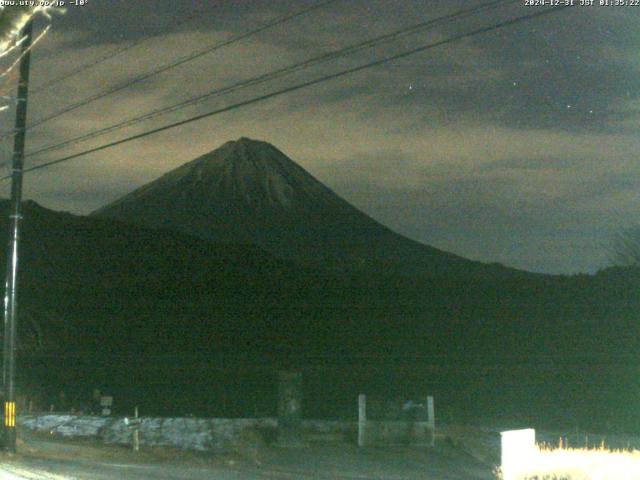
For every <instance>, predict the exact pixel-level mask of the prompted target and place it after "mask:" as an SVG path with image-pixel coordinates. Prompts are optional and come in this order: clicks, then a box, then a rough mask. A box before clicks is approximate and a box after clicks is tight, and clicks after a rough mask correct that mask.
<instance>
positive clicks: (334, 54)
mask: <svg viewBox="0 0 640 480" xmlns="http://www.w3.org/2000/svg"><path fill="white" fill-rule="evenodd" d="M512 1H513V0H494V1H491V2H488V3H485V4H483V5H480V6H476V7H472V8H467V9H462V10H458V11H456V12H453V13H451V14H447V15H444V16H441V17H438V18H435V19H433V20H429V21H426V22H421V23H418V24H416V25H412V26H410V27H407V28H403V29H402V30H398V31H395V32H392V33H389V34H386V35H382V36H379V37H375V38H372V39H369V40H366V41H364V42H360V43H357V44H354V45H351V46H349V47H345V48H341V49H338V50H334V51H331V52H327V53H325V54H322V55H319V56H317V57H313V58H310V59H307V60H304V61H302V62H299V63H295V64H292V65H289V66H287V67H284V68H281V69H279V70H276V71H273V72H269V73H266V74H262V75H259V76H256V77H253V78H250V79H248V80H243V81H241V82H238V83H235V84H233V85H229V86H227V87H223V88H219V89H215V90H212V91H210V92H207V93H205V94H202V95H198V96H196V97H192V98H190V99H188V100H185V101H182V102H179V103H177V104H174V105H170V106H167V107H163V108H159V109H156V110H152V111H151V112H148V113H146V114H144V115H140V116H137V117H133V118H130V119H128V120H124V121H122V122H118V123H116V124H114V125H111V126H109V127H105V128H101V129H97V130H94V131H93V132H89V133H86V134H83V135H80V136H78V137H75V138H72V139H69V140H65V141H63V142H60V143H57V144H54V145H50V146H46V147H43V148H41V149H39V150H36V151H35V152H32V153H30V154H29V155H27V156H28V157H32V156H35V155H39V154H42V153H45V152H49V151H52V150H58V149H60V148H62V147H66V146H68V145H73V144H76V143H80V142H82V141H84V140H89V139H91V138H95V137H98V136H101V135H104V134H106V133H111V132H114V131H117V130H120V129H122V128H125V127H128V126H132V125H135V124H137V123H140V122H143V121H146V120H150V119H152V118H156V117H159V116H161V115H165V114H167V113H172V112H176V111H178V110H181V109H183V108H186V107H188V106H190V105H195V104H197V103H200V102H201V101H203V100H205V99H207V98H212V97H219V96H222V95H226V94H228V93H232V92H234V91H236V90H240V89H243V88H246V87H249V86H254V85H259V84H262V83H265V82H267V81H271V80H274V79H276V78H280V77H283V76H286V75H289V74H292V73H295V72H297V71H299V70H302V69H305V68H308V67H310V66H313V65H316V64H318V63H321V62H325V61H328V60H333V59H336V58H339V57H343V56H346V55H350V54H352V53H355V52H358V51H360V50H363V49H365V48H371V47H374V46H377V45H380V44H384V43H387V42H390V41H393V40H397V39H398V38H401V37H404V36H407V35H410V34H414V33H417V32H419V31H421V30H424V29H425V28H428V27H431V26H434V25H437V24H440V23H444V22H448V21H451V20H457V19H459V18H462V17H466V16H469V15H473V14H477V13H480V12H482V11H485V10H489V9H493V8H495V7H497V6H498V5H499V4H501V3H507V2H512Z"/></svg>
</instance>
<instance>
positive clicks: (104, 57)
mask: <svg viewBox="0 0 640 480" xmlns="http://www.w3.org/2000/svg"><path fill="white" fill-rule="evenodd" d="M201 14H202V12H201V11H200V10H199V11H198V12H196V13H193V14H191V15H189V16H188V17H186V18H184V19H182V20H179V21H177V22H171V23H169V24H167V25H165V26H164V27H163V28H162V29H161V30H159V31H157V32H155V33H154V37H155V36H157V35H164V34H167V33H169V32H171V31H172V30H175V29H176V28H179V27H181V26H182V25H184V24H186V23H189V22H191V21H193V20H195V19H197V18H199V17H200V15H201ZM154 37H142V38H139V39H138V40H134V41H133V42H129V43H127V44H126V45H122V46H120V47H117V48H115V49H113V50H111V51H109V52H107V53H105V54H104V55H102V56H100V57H98V58H96V59H94V60H93V61H91V62H88V63H85V64H84V65H80V66H79V67H77V68H74V69H73V70H70V71H69V72H67V73H65V74H63V75H60V76H59V77H57V78H54V79H53V80H50V81H48V82H46V83H44V84H42V85H40V86H38V87H36V88H34V89H33V91H32V92H31V94H32V95H33V94H37V93H40V92H43V91H45V90H48V89H49V88H51V87H52V86H54V85H56V84H58V83H60V82H63V81H65V80H68V79H70V78H71V77H74V76H76V75H78V74H79V73H82V72H84V71H86V70H89V69H91V68H93V67H95V66H97V65H100V64H101V63H104V62H106V61H107V60H111V59H112V58H115V57H117V56H118V55H122V54H123V53H125V52H127V51H129V50H131V49H133V48H135V47H137V46H138V45H141V44H143V43H145V42H148V41H149V40H152V39H153V38H154Z"/></svg>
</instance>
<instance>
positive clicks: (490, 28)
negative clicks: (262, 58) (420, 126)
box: [0, 5, 569, 180]
mask: <svg viewBox="0 0 640 480" xmlns="http://www.w3.org/2000/svg"><path fill="white" fill-rule="evenodd" d="M566 8H569V5H562V6H559V7H554V8H551V9H547V10H542V11H538V12H535V13H531V14H529V15H523V16H521V17H516V18H512V19H510V20H505V21H503V22H499V23H495V24H493V25H490V26H488V27H483V28H479V29H476V30H472V31H470V32H467V33H461V34H458V35H454V36H453V37H449V38H447V39H444V40H440V41H437V42H434V43H430V44H427V45H423V46H420V47H417V48H413V49H411V50H406V51H404V52H402V53H398V54H395V55H391V56H388V57H385V58H383V59H380V60H376V61H373V62H369V63H366V64H364V65H360V66H357V67H353V68H349V69H346V70H342V71H340V72H337V73H333V74H330V75H326V76H324V77H320V78H317V79H315V80H310V81H307V82H303V83H299V84H297V85H293V86H291V87H287V88H284V89H281V90H277V91H275V92H271V93H268V94H265V95H261V96H259V97H254V98H251V99H249V100H245V101H242V102H238V103H235V104H233V105H229V106H227V107H223V108H219V109H216V110H213V111H211V112H207V113H203V114H201V115H196V116H194V117H191V118H188V119H186V120H181V121H179V122H175V123H171V124H169V125H165V126H163V127H159V128H155V129H153V130H149V131H147V132H143V133H140V134H137V135H132V136H130V137H126V138H123V139H120V140H116V141H114V142H110V143H107V144H104V145H101V146H99V147H95V148H91V149H88V150H84V151H82V152H79V153H75V154H73V155H68V156H66V157H62V158H59V159H57V160H52V161H49V162H45V163H42V164H40V165H36V166H33V167H30V168H27V169H25V170H24V171H25V172H32V171H35V170H41V169H43V168H47V167H50V166H52V165H57V164H59V163H63V162H66V161H69V160H73V159H75V158H78V157H82V156H85V155H88V154H91V153H96V152H99V151H102V150H106V149H108V148H111V147H115V146H118V145H122V144H124V143H128V142H131V141H133V140H138V139H140V138H144V137H148V136H150V135H154V134H156V133H160V132H164V131H166V130H170V129H172V128H176V127H180V126H183V125H187V124H189V123H192V122H196V121H198V120H202V119H204V118H208V117H212V116H214V115H219V114H222V113H225V112H229V111H231V110H236V109H238V108H241V107H245V106H247V105H252V104H254V103H258V102H261V101H264V100H268V99H270V98H274V97H278V96H280V95H284V94H286V93H290V92H294V91H297V90H301V89H303V88H307V87H310V86H312V85H316V84H319V83H323V82H326V81H329V80H334V79H336V78H340V77H344V76H347V75H350V74H352V73H356V72H360V71H362V70H365V69H369V68H372V67H377V66H380V65H384V64H386V63H389V62H391V61H393V60H398V59H401V58H405V57H408V56H410V55H414V54H416V53H420V52H423V51H426V50H430V49H432V48H436V47H440V46H442V45H446V44H449V43H453V42H456V41H458V40H462V39H465V38H470V37H473V36H475V35H479V34H482V33H488V32H491V31H493V30H497V29H500V28H504V27H507V26H510V25H514V24H517V23H521V22H524V21H527V20H531V19H534V18H538V17H541V16H543V15H548V14H550V13H553V12H558V11H560V10H564V9H566ZM8 178H11V176H5V177H2V178H0V180H5V179H8Z"/></svg>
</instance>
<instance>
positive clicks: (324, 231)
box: [92, 138, 517, 276]
mask: <svg viewBox="0 0 640 480" xmlns="http://www.w3.org/2000/svg"><path fill="white" fill-rule="evenodd" d="M92 215H94V216H103V217H111V218H116V219H119V220H123V221H126V222H130V223H134V224H139V225H145V226H150V227H155V228H163V229H171V230H177V231H181V232H184V233H188V234H191V235H195V236H198V237H200V238H205V239H209V240H215V241H222V242H246V243H255V244H257V245H259V246H261V247H263V248H264V249H265V250H267V251H269V252H270V253H272V254H274V255H276V256H278V257H281V258H284V259H291V260H294V261H296V262H298V263H301V264H303V265H308V266H313V267H322V268H328V269H331V270H336V271H343V272H349V271H351V272H354V271H364V272H385V273H395V274H411V275H416V274H417V275H428V276H442V275H444V276H448V275H455V276H460V275H462V276H464V275H494V274H515V273H516V272H517V271H515V270H511V269H507V268H504V267H501V266H499V265H495V264H491V265H487V264H481V263H479V262H473V261H470V260H466V259H464V258H462V257H459V256H457V255H453V254H451V253H447V252H444V251H441V250H438V249H436V248H433V247H429V246H426V245H423V244H420V243H418V242H415V241H413V240H410V239H408V238H406V237H403V236H401V235H399V234H397V233H395V232H393V231H391V230H390V229H388V228H387V227H385V226H383V225H381V224H380V223H378V222H376V221H375V220H373V219H372V218H370V217H369V216H367V215H366V214H364V213H363V212H361V211H359V210H358V209H356V208H355V207H353V206H352V205H350V204H349V203H348V202H346V201H345V200H343V199H342V198H340V197H339V196H338V195H336V194H335V193H334V192H332V191H331V190H330V189H328V188H327V187H326V186H324V185H323V184H322V183H320V182H319V181H318V180H316V179H315V178H314V177H313V176H312V175H310V174H309V173H308V172H306V171H305V170H304V169H303V168H301V167H300V166H299V165H297V164H296V163H295V162H293V161H292V160H291V159H289V158H288V157H287V156H286V155H284V154H283V153H282V152H281V151H279V150H278V149H277V148H275V147H274V146H272V145H270V144H268V143H266V142H260V141H254V140H250V139H247V138H241V139H240V140H238V141H233V142H227V143H225V144H224V145H223V146H222V147H220V148H218V149H217V150H215V151H213V152H211V153H209V154H206V155H203V156H202V157H199V158H197V159H195V160H193V161H191V162H189V163H186V164H185V165H182V166H181V167H179V168H177V169H175V170H173V171H171V172H169V173H167V174H165V175H164V176H162V177H160V178H159V179H157V180H155V181H153V182H151V183H149V184H147V185H144V186H143V187H141V188H139V189H137V190H135V191H133V192H132V193H130V194H128V195H126V196H125V197H123V198H121V199H119V200H117V201H115V202H113V203H111V204H109V205H107V206H105V207H103V208H101V209H99V210H97V211H96V212H94V213H93V214H92Z"/></svg>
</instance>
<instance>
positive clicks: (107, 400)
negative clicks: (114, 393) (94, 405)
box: [100, 396, 113, 407]
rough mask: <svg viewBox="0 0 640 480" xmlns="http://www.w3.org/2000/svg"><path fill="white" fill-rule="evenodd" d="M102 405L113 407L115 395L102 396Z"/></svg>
mask: <svg viewBox="0 0 640 480" xmlns="http://www.w3.org/2000/svg"><path fill="white" fill-rule="evenodd" d="M100 406H101V407H112V406H113V397H110V396H109V397H107V396H102V397H100Z"/></svg>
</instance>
